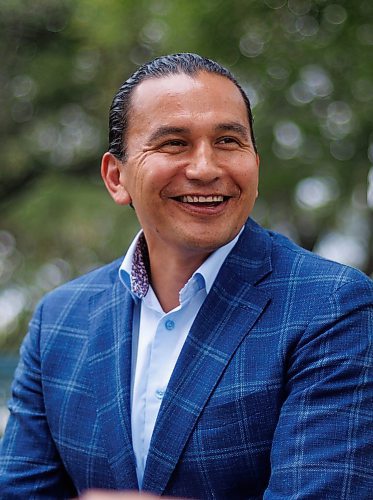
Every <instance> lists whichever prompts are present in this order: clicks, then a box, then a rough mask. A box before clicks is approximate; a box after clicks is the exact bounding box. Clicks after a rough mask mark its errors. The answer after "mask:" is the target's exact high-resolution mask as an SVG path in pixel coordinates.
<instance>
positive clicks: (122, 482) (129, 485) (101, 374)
mask: <svg viewBox="0 0 373 500" xmlns="http://www.w3.org/2000/svg"><path fill="white" fill-rule="evenodd" d="M132 310H133V303H132V298H131V296H130V294H129V293H128V292H127V291H126V290H125V289H124V287H123V285H122V283H121V282H120V281H119V280H118V279H117V280H116V282H115V284H114V285H113V287H112V288H110V289H109V290H106V291H104V292H102V293H100V294H98V295H95V296H94V297H92V299H91V303H90V325H91V326H90V333H91V338H90V345H89V363H90V369H91V377H92V383H93V389H94V393H95V396H96V400H97V416H98V421H99V423H100V424H101V432H102V439H103V441H104V442H105V443H106V447H107V453H108V458H109V463H110V466H111V469H112V472H113V476H114V478H115V481H116V488H118V489H138V483H137V477H136V466H135V456H134V452H133V448H132V438H131V419H130V392H131V390H130V388H131V350H132V347H131V345H132V341H131V339H132Z"/></svg>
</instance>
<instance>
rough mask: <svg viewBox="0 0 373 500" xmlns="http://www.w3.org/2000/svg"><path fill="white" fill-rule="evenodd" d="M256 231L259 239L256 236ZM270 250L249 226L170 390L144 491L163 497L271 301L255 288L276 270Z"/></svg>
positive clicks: (206, 304) (185, 349)
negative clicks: (227, 372)
mask: <svg viewBox="0 0 373 500" xmlns="http://www.w3.org/2000/svg"><path fill="white" fill-rule="evenodd" d="M250 226H252V227H250ZM256 230H258V231H259V233H260V235H259V234H255V235H254V234H253V233H254V232H256ZM260 231H261V232H260ZM252 236H254V238H253V239H252ZM270 249H271V241H270V238H269V237H268V236H267V234H266V233H264V231H263V230H261V228H259V226H256V225H255V223H249V228H247V229H246V230H245V231H244V233H243V235H242V236H241V238H240V240H239V241H238V243H237V245H236V247H235V248H234V250H233V251H232V252H231V254H230V255H229V256H228V258H227V259H226V261H225V263H224V264H223V266H222V268H221V270H220V272H219V275H218V277H217V279H216V281H215V283H214V285H213V287H212V289H211V291H210V293H209V294H208V296H207V298H206V300H205V302H204V304H203V306H202V307H201V309H200V311H199V313H198V315H197V317H196V320H195V322H194V323H193V325H192V328H191V330H190V332H189V334H188V337H187V340H186V342H185V344H184V347H183V349H182V352H181V354H180V356H179V359H178V361H177V364H176V367H175V370H174V372H173V374H172V377H171V380H170V382H169V385H168V387H167V391H166V394H165V396H164V400H163V402H162V406H161V409H160V412H159V415H158V418H157V422H156V425H155V429H154V433H153V437H152V440H151V444H150V449H149V454H148V458H147V463H146V468H145V474H144V481H143V489H144V490H148V491H153V492H155V493H158V494H161V493H162V492H163V491H164V489H165V488H166V486H167V482H168V480H169V479H170V476H171V474H172V472H173V470H174V468H175V466H176V464H177V462H178V460H179V458H180V455H181V453H182V451H183V448H184V446H185V444H186V442H187V440H188V438H189V436H190V434H191V432H192V430H193V428H194V425H195V424H196V421H197V419H198V417H199V415H200V413H201V411H202V410H203V408H204V406H205V404H206V402H207V400H208V398H209V396H210V394H211V392H212V391H213V390H214V388H215V387H216V385H217V384H218V382H219V379H220V377H221V376H222V374H223V372H224V370H225V368H226V366H227V364H228V363H229V361H230V359H231V358H232V356H233V355H234V353H235V351H236V349H237V348H238V347H239V345H240V344H241V342H242V341H243V339H244V338H245V336H246V335H247V334H248V333H249V331H250V329H251V328H252V327H253V325H254V324H255V322H256V321H257V319H258V317H259V316H260V315H261V313H262V312H263V310H264V308H265V307H266V305H267V303H268V302H269V297H268V296H267V295H266V293H265V292H263V291H262V290H259V289H257V288H255V286H254V284H255V283H256V282H258V281H259V280H260V279H262V278H263V277H264V276H265V275H266V274H268V273H269V272H270V271H271V263H270Z"/></svg>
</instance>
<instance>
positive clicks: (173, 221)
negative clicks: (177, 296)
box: [120, 72, 259, 256]
mask: <svg viewBox="0 0 373 500" xmlns="http://www.w3.org/2000/svg"><path fill="white" fill-rule="evenodd" d="M126 144H127V160H126V162H125V163H124V164H123V165H122V166H121V168H120V183H121V184H122V186H123V187H124V188H125V190H126V191H127V193H128V196H129V198H130V199H131V201H132V203H133V205H134V208H135V210H136V213H137V216H138V219H139V221H140V224H141V226H142V228H143V230H144V233H145V237H146V240H147V244H148V247H149V252H150V254H151V255H152V253H155V254H158V255H167V254H168V253H167V252H169V251H170V250H171V251H176V252H177V253H178V254H179V255H180V256H188V254H189V255H190V254H193V253H194V254H195V253H199V254H201V255H207V254H208V253H209V252H211V251H213V250H215V249H216V248H218V247H220V246H222V245H224V244H226V243H228V242H229V241H231V240H232V239H233V238H234V237H235V236H236V235H237V234H238V232H239V231H240V229H241V227H242V226H243V224H244V222H245V220H246V219H247V217H248V216H249V214H250V212H251V210H252V208H253V205H254V202H255V199H256V196H257V188H258V166H259V161H258V156H257V155H256V153H255V150H254V147H253V144H252V142H251V138H250V129H249V122H248V118H247V110H246V106H245V103H244V101H243V98H242V96H241V94H240V92H239V90H238V89H237V87H236V86H235V85H234V84H233V83H232V82H231V81H230V80H228V79H227V78H225V77H222V76H220V75H216V74H211V73H205V72H201V73H199V74H197V75H195V76H194V77H193V78H191V77H189V76H187V75H185V74H177V75H171V76H167V77H164V78H159V79H154V78H153V79H149V80H145V81H144V82H142V83H141V84H140V85H139V86H138V87H137V88H136V89H135V91H134V93H133V96H132V100H131V109H130V113H129V127H128V130H127V134H126Z"/></svg>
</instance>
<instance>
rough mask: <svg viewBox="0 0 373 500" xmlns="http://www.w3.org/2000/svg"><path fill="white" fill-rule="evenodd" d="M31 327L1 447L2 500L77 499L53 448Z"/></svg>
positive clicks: (36, 328)
mask: <svg viewBox="0 0 373 500" xmlns="http://www.w3.org/2000/svg"><path fill="white" fill-rule="evenodd" d="M41 316H42V306H40V307H39V308H38V309H37V310H36V312H35V315H34V317H33V319H32V320H31V322H30V329H29V332H28V334H27V336H26V337H25V340H24V342H23V345H22V347H21V359H20V362H19V365H18V367H17V370H16V373H15V378H14V382H13V386H12V398H11V400H10V404H9V409H10V417H9V421H8V424H7V427H6V430H5V433H4V437H3V440H2V443H1V446H0V497H1V498H2V499H3V500H8V499H13V498H14V499H19V498H38V499H39V498H40V499H41V498H45V499H46V498H50V499H52V498H71V497H73V496H75V495H76V490H75V488H74V486H73V484H72V482H71V479H70V478H69V476H68V475H67V473H66V471H65V468H64V466H63V463H62V461H61V459H60V456H59V454H58V451H57V449H56V446H55V444H54V442H53V439H52V436H51V433H50V431H49V426H48V422H47V418H46V412H45V407H44V400H43V390H42V377H41V361H40V326H41Z"/></svg>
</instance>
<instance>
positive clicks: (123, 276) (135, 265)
mask: <svg viewBox="0 0 373 500" xmlns="http://www.w3.org/2000/svg"><path fill="white" fill-rule="evenodd" d="M242 231H243V228H242V229H241V231H240V232H239V233H238V235H237V236H236V237H235V238H234V239H233V240H232V241H230V242H229V243H227V244H226V245H224V246H222V247H220V248H218V249H217V250H215V251H214V252H213V253H212V254H211V255H209V256H208V258H207V259H206V260H205V261H204V262H203V263H202V264H201V266H200V267H199V268H198V269H197V270H196V271H195V272H194V273H193V275H192V276H191V278H190V279H189V281H188V282H187V283H186V284H185V286H184V287H183V289H182V290H181V291H180V295H182V294H183V293H184V291H185V292H186V290H187V289H190V287H191V286H192V285H193V286H197V288H201V287H203V286H204V287H205V288H206V293H209V292H210V290H211V287H212V285H213V283H214V281H215V278H216V276H217V275H218V272H219V271H220V268H221V266H222V264H223V262H224V261H225V259H226V258H227V256H228V254H229V253H230V251H231V250H232V249H233V247H234V246H235V244H236V243H237V241H238V238H239V237H240V235H241V233H242ZM148 270H149V256H148V248H147V245H146V241H145V236H144V233H143V231H142V230H140V231H139V232H138V233H137V235H136V236H135V238H134V240H133V241H132V243H131V245H130V247H129V249H128V251H127V253H126V255H125V257H124V259H123V262H122V264H121V266H120V268H119V278H120V280H121V281H122V283H123V284H124V286H125V287H126V288H127V289H128V291H129V292H130V293H131V295H132V296H133V297H134V298H137V299H142V298H144V297H145V295H146V294H147V293H148V290H149V286H150V285H149V275H148Z"/></svg>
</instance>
